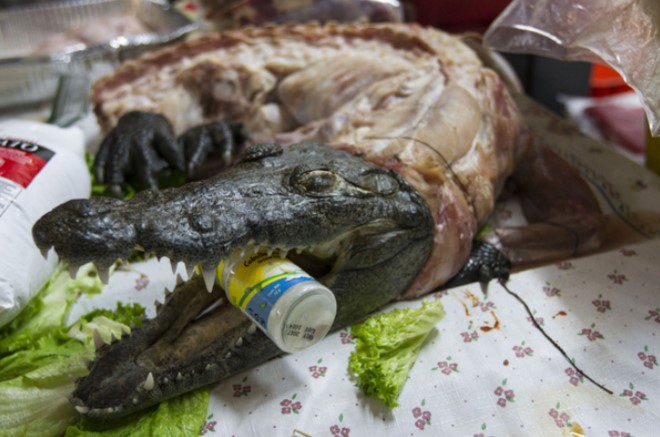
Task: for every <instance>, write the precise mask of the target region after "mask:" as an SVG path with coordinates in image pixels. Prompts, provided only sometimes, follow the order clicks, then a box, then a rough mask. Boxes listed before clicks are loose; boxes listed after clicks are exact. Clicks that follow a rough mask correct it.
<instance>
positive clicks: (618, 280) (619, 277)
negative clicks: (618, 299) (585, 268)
mask: <svg viewBox="0 0 660 437" xmlns="http://www.w3.org/2000/svg"><path fill="white" fill-rule="evenodd" d="M607 278H608V279H610V280H611V281H612V282H613V283H615V284H618V285H621V284H623V283H624V282H625V281H627V280H628V278H626V275H623V274H621V273H619V272H617V271H616V270H615V271H614V272H612V273H610V274H609V275H607Z"/></svg>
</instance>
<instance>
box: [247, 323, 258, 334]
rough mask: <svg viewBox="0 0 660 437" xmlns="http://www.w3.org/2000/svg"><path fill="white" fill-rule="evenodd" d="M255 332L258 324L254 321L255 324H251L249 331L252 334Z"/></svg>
mask: <svg viewBox="0 0 660 437" xmlns="http://www.w3.org/2000/svg"><path fill="white" fill-rule="evenodd" d="M255 332H257V325H255V324H254V323H253V324H251V325H250V327H249V328H248V330H247V333H248V334H250V335H252V334H254V333H255Z"/></svg>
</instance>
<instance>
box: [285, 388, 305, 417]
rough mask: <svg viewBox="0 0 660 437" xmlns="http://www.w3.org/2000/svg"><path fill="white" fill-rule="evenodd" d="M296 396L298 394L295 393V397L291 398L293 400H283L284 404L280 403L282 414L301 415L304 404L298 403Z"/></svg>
mask: <svg viewBox="0 0 660 437" xmlns="http://www.w3.org/2000/svg"><path fill="white" fill-rule="evenodd" d="M296 396H297V393H294V394H293V396H291V399H283V400H282V402H280V406H281V407H282V410H281V411H280V412H281V413H282V414H291V413H293V414H300V409H301V408H302V404H301V403H300V401H296V400H295V399H296Z"/></svg>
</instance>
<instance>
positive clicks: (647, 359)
mask: <svg viewBox="0 0 660 437" xmlns="http://www.w3.org/2000/svg"><path fill="white" fill-rule="evenodd" d="M637 356H638V357H639V359H640V360H642V361H643V363H644V367H648V368H649V369H653V367H654V366H657V365H658V359H657V358H656V357H655V355H653V354H650V353H649V347H648V346H644V350H643V351H640V352H639V353H638V354H637Z"/></svg>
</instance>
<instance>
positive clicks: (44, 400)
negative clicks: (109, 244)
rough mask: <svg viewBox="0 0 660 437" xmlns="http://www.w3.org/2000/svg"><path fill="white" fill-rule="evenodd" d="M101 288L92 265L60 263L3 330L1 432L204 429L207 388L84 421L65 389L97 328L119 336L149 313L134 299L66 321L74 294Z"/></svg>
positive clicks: (1, 436) (80, 368) (90, 352)
mask: <svg viewBox="0 0 660 437" xmlns="http://www.w3.org/2000/svg"><path fill="white" fill-rule="evenodd" d="M102 288H103V284H102V283H101V281H100V280H99V278H98V275H97V274H96V272H95V270H94V268H93V266H91V265H87V266H84V267H83V268H82V269H81V270H80V272H79V273H78V275H77V277H76V278H75V279H71V277H70V276H69V273H68V272H67V270H66V268H65V266H63V265H61V264H60V265H59V266H58V267H57V269H56V270H55V272H54V273H53V275H52V276H51V278H50V280H49V281H48V283H47V284H46V285H45V286H44V287H43V289H42V290H41V291H40V292H39V293H38V294H37V296H35V297H34V298H33V299H32V300H31V301H30V303H29V304H28V305H27V306H26V307H25V308H24V309H23V311H22V312H21V313H20V314H19V315H18V316H17V317H16V318H15V319H14V320H12V321H11V323H10V324H8V325H6V326H4V327H3V328H2V329H0V424H2V426H1V427H0V437H5V436H7V437H9V436H11V437H20V436H30V437H55V436H61V435H64V433H65V432H67V435H72V436H76V435H99V436H100V435H103V436H120V435H126V436H128V435H136V436H139V435H159V436H160V435H163V436H167V435H171V433H172V432H173V433H179V432H180V433H179V434H178V435H197V434H198V433H199V430H200V429H201V426H202V424H203V422H204V417H205V415H206V412H207V409H208V389H206V392H205V391H204V390H200V391H199V392H196V393H191V394H190V395H187V396H185V397H181V398H179V399H176V400H173V401H170V402H166V403H163V404H161V405H160V406H158V408H156V409H155V411H154V410H150V411H147V412H145V413H143V414H139V415H135V416H131V417H130V418H127V419H125V420H122V421H121V422H119V423H117V422H115V423H112V424H111V425H109V424H105V425H104V426H103V428H102V429H100V428H99V427H98V426H97V425H95V424H94V423H93V422H91V421H89V420H85V421H80V419H81V416H80V415H79V414H78V412H77V411H76V410H75V408H73V406H72V405H71V404H70V403H69V401H68V395H69V394H70V393H71V392H72V391H73V388H74V384H75V380H76V379H77V378H79V377H82V376H84V375H86V374H87V373H88V369H87V365H86V362H87V361H89V360H90V359H92V358H93V357H94V354H95V348H94V333H95V332H97V333H98V334H99V335H100V336H101V338H102V339H103V340H104V341H109V340H110V339H111V338H112V337H113V336H114V337H121V335H122V334H125V333H128V332H130V326H138V325H139V324H140V323H141V321H142V316H143V313H144V309H143V308H142V307H141V306H139V305H137V304H131V305H122V304H118V306H117V308H116V309H115V310H114V311H109V310H94V311H92V312H90V313H87V314H85V315H84V316H82V317H80V319H78V320H77V321H76V322H75V323H73V324H72V325H70V326H67V324H66V318H67V315H68V312H69V310H70V308H71V305H72V303H73V302H74V301H75V300H76V298H77V297H78V296H80V295H90V294H95V293H100V292H101V290H102ZM76 422H78V424H77V425H75V426H74V427H72V428H71V429H70V431H67V427H69V426H70V425H72V424H76ZM193 429H194V430H195V432H190V430H193ZM163 430H168V432H170V434H168V432H165V431H163Z"/></svg>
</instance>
